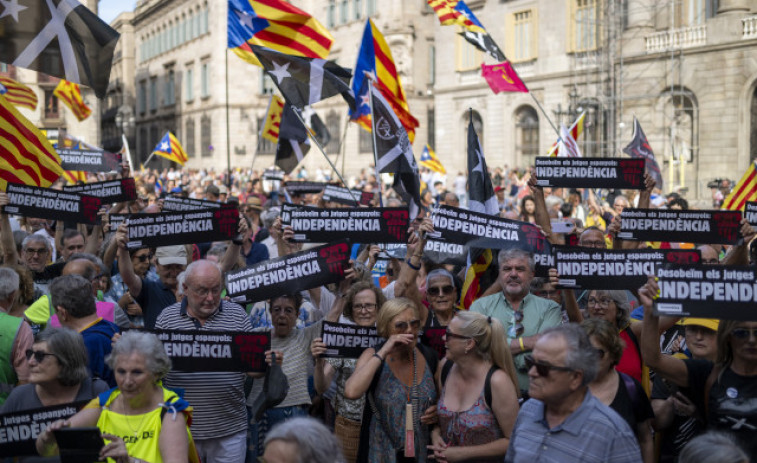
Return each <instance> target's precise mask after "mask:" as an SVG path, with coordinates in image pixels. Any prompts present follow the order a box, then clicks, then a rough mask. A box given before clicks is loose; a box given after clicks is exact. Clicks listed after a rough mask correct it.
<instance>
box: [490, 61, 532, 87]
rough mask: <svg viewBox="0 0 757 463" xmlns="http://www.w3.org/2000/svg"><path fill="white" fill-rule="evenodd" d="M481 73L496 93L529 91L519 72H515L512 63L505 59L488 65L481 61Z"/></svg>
mask: <svg viewBox="0 0 757 463" xmlns="http://www.w3.org/2000/svg"><path fill="white" fill-rule="evenodd" d="M481 75H482V76H484V79H486V82H487V83H488V84H489V87H491V89H492V91H493V92H494V93H499V92H523V93H528V88H527V87H526V84H524V83H523V81H522V80H520V77H518V73H517V72H515V69H513V67H512V65H511V64H510V63H509V62H508V61H505V62H503V63H499V64H493V65H491V66H487V65H486V64H484V63H481Z"/></svg>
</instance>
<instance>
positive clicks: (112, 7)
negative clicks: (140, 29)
mask: <svg viewBox="0 0 757 463" xmlns="http://www.w3.org/2000/svg"><path fill="white" fill-rule="evenodd" d="M136 4H137V2H136V0H100V3H99V5H98V7H97V8H98V14H99V16H100V18H101V19H102V20H103V21H105V22H106V23H108V24H110V22H111V21H113V20H114V19H116V16H118V15H119V14H120V13H122V12H124V11H134V7H135V6H136Z"/></svg>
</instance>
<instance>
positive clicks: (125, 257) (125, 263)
mask: <svg viewBox="0 0 757 463" xmlns="http://www.w3.org/2000/svg"><path fill="white" fill-rule="evenodd" d="M128 230H129V229H128V226H127V224H126V223H122V224H121V226H119V227H118V231H117V232H116V238H115V240H116V245H117V246H118V273H120V274H121V278H122V279H123V281H124V284H125V285H126V287H127V288H129V294H131V295H132V297H139V294H140V293H141V292H142V279H141V278H139V277H138V276H137V274H136V273H134V266H133V265H132V263H131V257H130V256H129V250H128V249H127V248H126V243H128V242H129V237H128Z"/></svg>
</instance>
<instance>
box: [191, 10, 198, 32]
mask: <svg viewBox="0 0 757 463" xmlns="http://www.w3.org/2000/svg"><path fill="white" fill-rule="evenodd" d="M199 35H200V12H199V11H198V12H197V13H195V15H194V17H193V18H192V37H198V36H199Z"/></svg>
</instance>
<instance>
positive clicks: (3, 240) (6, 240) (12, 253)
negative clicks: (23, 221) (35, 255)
mask: <svg viewBox="0 0 757 463" xmlns="http://www.w3.org/2000/svg"><path fill="white" fill-rule="evenodd" d="M6 204H8V195H7V194H6V193H5V192H3V191H0V208H2V206H5V205H6ZM0 244H2V246H3V262H9V263H13V264H15V263H17V262H18V260H19V257H18V252H17V251H16V241H15V240H14V239H13V231H12V230H11V221H10V217H8V214H6V213H5V212H0Z"/></svg>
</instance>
